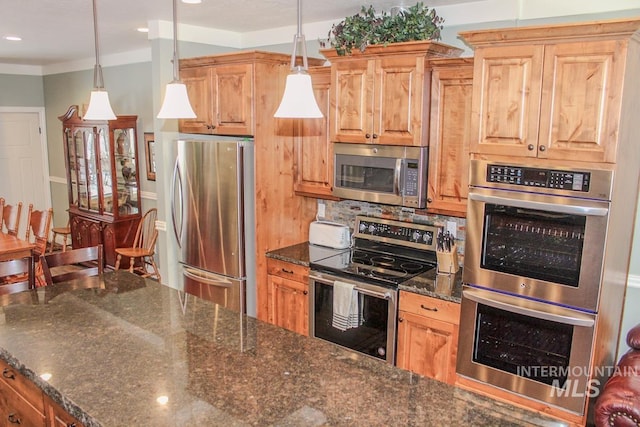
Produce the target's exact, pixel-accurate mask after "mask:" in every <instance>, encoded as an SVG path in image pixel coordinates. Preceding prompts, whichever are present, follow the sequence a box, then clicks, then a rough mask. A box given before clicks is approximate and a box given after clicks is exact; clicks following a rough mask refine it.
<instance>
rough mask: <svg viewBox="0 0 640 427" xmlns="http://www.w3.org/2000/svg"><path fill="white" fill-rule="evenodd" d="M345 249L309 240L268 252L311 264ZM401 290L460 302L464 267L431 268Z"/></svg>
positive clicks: (278, 257) (402, 285) (288, 259)
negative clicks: (441, 270)
mask: <svg viewBox="0 0 640 427" xmlns="http://www.w3.org/2000/svg"><path fill="white" fill-rule="evenodd" d="M342 251H344V249H340V250H338V249H328V248H322V247H319V246H314V245H310V244H309V243H308V242H304V243H298V244H296V245H292V246H287V247H285V248H282V249H277V250H274V251H270V252H267V254H266V256H267V257H268V258H273V259H278V260H281V261H286V262H290V263H293V264H298V265H303V266H305V267H308V266H309V261H310V260H311V259H314V258H315V259H319V258H320V257H326V256H331V255H332V254H335V253H338V252H342ZM399 288H400V290H403V291H407V292H413V293H416V294H422V295H426V296H430V297H433V298H439V299H443V300H447V301H451V302H455V303H458V304H459V303H460V301H461V298H462V269H460V271H458V272H457V273H456V274H453V275H449V274H436V269H433V270H429V271H427V272H425V273H423V274H421V275H419V276H416V277H413V278H412V279H410V280H408V281H406V282H404V283H402V284H401V285H399Z"/></svg>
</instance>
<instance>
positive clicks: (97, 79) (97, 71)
mask: <svg viewBox="0 0 640 427" xmlns="http://www.w3.org/2000/svg"><path fill="white" fill-rule="evenodd" d="M93 40H94V42H95V50H96V65H95V66H94V67H93V87H94V88H95V89H104V79H103V78H102V67H101V66H100V48H99V47H98V46H99V44H98V12H97V9H96V0H93Z"/></svg>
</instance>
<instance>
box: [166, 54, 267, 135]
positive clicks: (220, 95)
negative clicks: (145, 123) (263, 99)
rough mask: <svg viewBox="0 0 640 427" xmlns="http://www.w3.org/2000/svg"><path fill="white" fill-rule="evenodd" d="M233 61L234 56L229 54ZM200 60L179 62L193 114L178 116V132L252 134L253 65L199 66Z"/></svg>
mask: <svg viewBox="0 0 640 427" xmlns="http://www.w3.org/2000/svg"><path fill="white" fill-rule="evenodd" d="M229 59H230V60H231V59H233V60H236V59H237V57H230V58H229ZM201 62H202V59H201V58H200V59H198V58H195V59H185V60H181V61H180V68H181V70H180V77H181V79H182V81H183V82H184V84H185V85H186V86H187V93H188V94H189V100H190V101H191V103H192V105H191V106H192V107H193V109H194V111H195V113H196V116H197V117H196V118H195V119H181V120H180V121H179V122H178V126H179V129H180V132H184V133H198V134H209V135H237V136H245V135H253V134H254V131H255V130H254V110H253V99H254V98H253V80H254V75H253V65H252V64H251V63H244V64H243V63H240V64H238V63H233V61H231V62H232V63H230V64H225V63H224V62H222V64H220V65H205V66H203V65H201Z"/></svg>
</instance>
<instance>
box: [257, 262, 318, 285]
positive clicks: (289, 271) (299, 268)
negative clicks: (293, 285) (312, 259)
mask: <svg viewBox="0 0 640 427" xmlns="http://www.w3.org/2000/svg"><path fill="white" fill-rule="evenodd" d="M267 273H268V274H273V275H275V276H280V277H284V278H285V279H289V280H295V281H298V282H303V283H307V282H308V281H309V267H305V266H304V265H298V264H292V263H290V262H286V261H280V260H277V259H272V258H268V259H267Z"/></svg>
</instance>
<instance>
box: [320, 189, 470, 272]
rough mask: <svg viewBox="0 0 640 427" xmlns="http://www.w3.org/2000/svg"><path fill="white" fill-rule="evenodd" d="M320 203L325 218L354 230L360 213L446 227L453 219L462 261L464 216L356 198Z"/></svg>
mask: <svg viewBox="0 0 640 427" xmlns="http://www.w3.org/2000/svg"><path fill="white" fill-rule="evenodd" d="M318 204H324V206H325V207H324V209H325V216H324V218H323V219H326V220H328V221H335V222H339V223H341V224H346V225H348V226H349V227H350V228H351V230H352V231H353V228H354V226H355V222H356V216H358V215H364V216H372V217H377V218H388V219H394V220H399V221H407V222H415V223H417V224H426V225H433V226H436V227H443V228H444V227H446V223H447V221H453V222H455V223H456V225H457V230H456V245H457V247H458V254H459V262H460V263H462V259H463V255H464V240H465V229H466V227H465V219H464V218H457V217H451V216H445V215H431V214H426V213H424V212H423V211H418V212H416V210H415V209H412V208H403V207H400V206H390V205H379V204H375V203H368V202H359V201H355V200H341V201H338V202H336V201H332V200H322V199H318Z"/></svg>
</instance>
